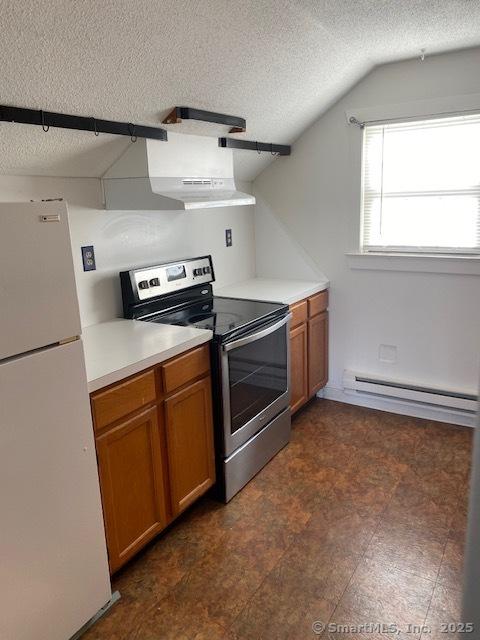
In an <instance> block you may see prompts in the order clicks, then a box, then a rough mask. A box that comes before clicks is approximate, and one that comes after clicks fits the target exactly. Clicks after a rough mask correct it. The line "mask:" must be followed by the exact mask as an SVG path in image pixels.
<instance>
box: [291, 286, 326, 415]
mask: <svg viewBox="0 0 480 640" xmlns="http://www.w3.org/2000/svg"><path fill="white" fill-rule="evenodd" d="M327 308H328V291H327V290H326V291H321V292H320V293H317V294H315V295H313V296H310V297H309V298H306V299H305V300H301V301H300V302H297V303H295V304H293V305H292V306H291V307H290V311H291V313H292V321H291V325H290V377H291V384H290V386H291V401H290V405H291V409H292V413H295V411H297V410H298V409H300V407H302V406H303V405H304V404H305V402H307V400H309V399H310V398H312V397H313V396H314V395H315V394H316V393H317V391H319V390H320V389H322V388H323V387H324V386H325V385H326V383H327V380H328V311H327Z"/></svg>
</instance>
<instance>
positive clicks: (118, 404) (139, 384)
mask: <svg viewBox="0 0 480 640" xmlns="http://www.w3.org/2000/svg"><path fill="white" fill-rule="evenodd" d="M155 397H156V394H155V374H154V372H153V370H150V371H146V372H145V373H141V374H139V375H138V376H135V377H134V378H130V379H129V380H126V381H125V382H122V383H121V384H118V385H115V386H114V387H110V389H107V390H106V391H100V392H99V393H96V394H94V395H93V396H92V414H93V420H94V425H95V430H97V431H98V430H99V429H103V428H104V427H106V426H107V425H109V424H111V423H112V422H115V421H116V420H118V419H119V418H123V416H126V415H128V414H129V413H131V412H132V411H135V410H136V409H140V408H141V407H143V406H144V405H146V404H148V403H149V402H154V401H155Z"/></svg>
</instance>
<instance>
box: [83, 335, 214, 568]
mask: <svg viewBox="0 0 480 640" xmlns="http://www.w3.org/2000/svg"><path fill="white" fill-rule="evenodd" d="M91 404H92V415H93V422H94V429H95V436H96V438H95V440H96V448H97V459H98V467H99V476H100V489H101V494H102V503H103V512H104V520H105V530H106V536H107V546H108V554H109V562H110V570H111V572H112V573H113V572H114V571H116V570H117V569H118V568H119V567H121V566H122V565H123V564H124V563H125V562H127V560H129V559H130V558H131V557H132V556H133V555H135V553H136V552H137V551H139V550H140V549H141V548H142V547H143V546H144V545H145V544H146V543H147V542H148V541H149V540H151V539H152V538H153V537H154V536H155V535H156V534H157V533H159V532H160V531H161V530H162V529H164V528H165V527H166V526H167V524H169V523H170V522H171V521H172V520H173V519H174V517H176V516H177V515H178V514H179V513H180V512H181V511H183V510H184V509H186V508H187V507H188V506H189V505H190V504H191V503H192V502H193V501H194V500H196V499H197V498H198V497H199V496H201V495H202V494H203V493H205V491H207V490H208V489H209V488H210V487H211V486H212V485H213V483H214V481H215V456H214V448H213V447H214V445H213V421H212V397H211V383H210V360H209V346H208V345H203V346H201V347H197V348H195V349H192V350H191V351H189V352H187V353H186V354H183V355H181V356H178V357H177V358H173V359H171V360H169V361H168V362H166V363H164V364H162V365H159V366H157V367H152V368H151V369H148V370H146V371H143V372H141V373H139V374H136V375H134V376H131V377H130V378H128V379H127V380H122V381H121V382H119V383H116V384H114V385H111V386H110V387H107V388H106V389H101V390H99V391H97V392H95V393H93V394H92V396H91Z"/></svg>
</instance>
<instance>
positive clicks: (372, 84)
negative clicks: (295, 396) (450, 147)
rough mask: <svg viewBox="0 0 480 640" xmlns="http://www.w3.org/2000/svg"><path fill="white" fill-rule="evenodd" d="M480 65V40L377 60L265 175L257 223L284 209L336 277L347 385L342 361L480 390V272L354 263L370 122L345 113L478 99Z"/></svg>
mask: <svg viewBox="0 0 480 640" xmlns="http://www.w3.org/2000/svg"><path fill="white" fill-rule="evenodd" d="M479 68H480V49H476V50H470V51H464V52H458V53H452V54H445V55H441V56H436V57H431V58H429V57H427V58H426V59H425V62H423V63H422V62H420V61H419V60H413V61H406V62H401V63H395V64H389V65H384V66H382V67H379V68H377V69H376V70H374V71H373V72H372V73H371V74H369V75H368V76H367V77H365V78H364V79H363V80H362V81H361V82H360V83H359V84H358V85H356V86H355V87H354V88H353V89H352V90H351V91H350V92H349V93H348V94H347V95H346V96H345V97H344V98H342V99H341V100H340V101H339V102H338V103H337V104H336V105H335V106H334V107H333V108H332V109H330V110H329V111H328V112H327V113H326V114H325V115H323V116H322V117H321V118H320V119H319V120H318V121H317V122H316V123H315V124H314V125H312V127H310V128H309V129H308V130H307V131H305V132H304V134H302V136H301V137H300V138H299V140H298V141H297V142H296V143H295V144H294V145H293V149H292V155H291V156H290V157H289V158H281V159H279V160H277V161H275V162H274V163H273V164H272V165H271V166H269V167H268V168H267V169H266V170H265V171H264V172H263V173H262V174H260V176H259V177H258V178H257V179H256V180H255V182H254V193H255V195H256V196H257V211H256V215H257V216H258V219H259V222H257V227H258V228H260V227H262V226H265V225H267V226H268V220H269V219H270V218H271V217H272V216H273V217H274V218H276V219H277V220H278V222H279V223H280V225H281V226H282V227H283V228H284V229H286V230H287V232H288V234H289V235H290V236H291V238H292V241H293V243H294V244H296V245H299V246H300V247H301V251H300V252H299V253H301V252H305V253H306V254H307V255H308V256H309V258H310V259H311V260H312V261H313V262H314V264H315V265H316V268H317V269H319V270H320V271H322V272H324V273H325V274H326V276H327V277H328V278H329V279H330V280H331V297H330V300H331V305H330V309H331V324H330V327H331V336H330V354H331V360H330V382H329V386H331V387H335V388H341V386H342V373H343V370H344V369H345V368H352V369H354V370H358V371H362V372H368V373H373V374H375V373H376V374H377V375H383V376H391V377H395V378H398V379H401V380H409V381H413V382H418V383H423V384H432V385H439V386H441V387H446V388H455V389H460V390H465V391H469V392H472V393H475V392H476V390H477V385H478V375H479V337H480V336H479V332H480V277H478V276H474V275H451V274H445V273H443V274H440V273H415V272H402V271H380V270H354V269H351V268H350V266H349V264H348V260H347V258H346V256H345V254H346V253H347V252H349V251H355V250H357V251H358V249H359V234H360V167H361V131H360V129H359V128H358V127H355V126H352V125H348V124H347V121H346V112H347V111H351V110H353V111H354V112H355V110H356V109H358V110H359V109H364V108H369V107H379V108H378V109H377V112H382V111H384V112H385V113H388V111H389V110H391V109H392V107H391V106H389V105H398V104H399V103H410V106H409V108H410V109H411V107H412V105H411V103H412V102H417V101H419V100H422V101H423V103H422V109H423V110H425V108H426V105H427V106H428V105H430V107H432V105H433V107H435V105H436V109H437V112H438V111H440V110H445V109H452V110H455V108H459V106H460V107H462V105H464V104H465V103H470V104H471V103H475V101H477V104H476V106H477V107H480V98H479V97H478V96H473V95H472V94H479V93H480V75H479V73H478V70H479ZM319 91H321V87H319ZM465 94H470V96H468V95H467V96H466V95H465ZM467 98H468V99H467ZM380 107H381V108H380ZM397 108H398V107H397ZM405 108H406V107H405ZM400 110H401V109H400ZM424 112H425V111H423V113H424ZM277 236H278V234H276V233H272V234H271V235H270V234H269V233H268V232H266V231H265V230H264V231H263V232H262V233H261V234H260V233H257V251H258V262H259V267H261V268H263V266H261V265H263V262H262V260H261V257H260V256H262V255H267V254H268V255H269V256H270V261H269V264H270V265H272V264H274V262H275V260H274V259H272V256H276V262H277V265H278V266H277V273H278V274H279V275H284V268H283V261H284V256H283V251H284V245H283V242H282V241H281V240H277V242H276V244H274V239H275V237H277ZM300 269H301V270H303V269H304V265H303V264H301V266H300ZM259 270H260V269H259ZM478 273H480V271H478ZM260 275H262V274H260ZM269 275H274V273H273V272H272V269H270V273H269ZM380 344H387V345H395V346H396V347H397V353H398V358H397V362H396V363H395V364H389V363H385V362H381V361H380V360H379V357H378V351H379V345H380Z"/></svg>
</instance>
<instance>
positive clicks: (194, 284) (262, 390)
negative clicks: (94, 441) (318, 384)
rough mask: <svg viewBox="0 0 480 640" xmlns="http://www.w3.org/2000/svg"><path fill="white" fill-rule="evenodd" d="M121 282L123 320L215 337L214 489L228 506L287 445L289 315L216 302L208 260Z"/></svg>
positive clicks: (279, 308) (264, 306) (139, 272)
mask: <svg viewBox="0 0 480 640" xmlns="http://www.w3.org/2000/svg"><path fill="white" fill-rule="evenodd" d="M120 278H121V285H122V297H123V311H124V317H125V318H132V319H135V320H144V321H146V322H159V323H164V324H174V325H185V326H194V327H198V328H199V329H210V330H211V331H213V341H212V349H211V358H212V386H213V394H214V398H213V399H214V416H215V432H216V452H217V488H218V494H219V497H220V498H221V499H222V500H224V501H225V502H228V501H229V500H230V499H231V498H232V497H233V496H234V495H235V494H236V493H237V492H238V491H239V490H240V489H241V488H242V487H243V486H244V485H245V484H246V483H247V482H248V481H249V480H250V479H251V478H252V477H253V476H254V475H255V474H256V473H258V471H259V470H260V469H261V468H262V467H263V466H264V465H265V464H266V463H267V462H268V461H269V460H270V459H271V458H272V457H273V456H274V455H275V454H276V453H277V452H278V451H279V450H280V449H281V448H282V447H284V446H285V445H286V444H287V442H288V441H289V439H290V408H289V403H290V373H289V372H290V362H289V360H290V353H289V339H288V335H289V323H290V313H289V308H288V306H287V305H283V304H277V303H271V302H257V301H253V300H238V299H235V298H223V297H217V296H214V295H213V290H212V285H211V283H212V282H214V280H215V277H214V271H213V264H212V258H211V256H203V257H200V258H189V259H187V260H178V261H175V262H168V263H164V264H158V265H155V266H150V267H142V268H140V269H131V270H130V271H125V272H122V273H121V274H120Z"/></svg>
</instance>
